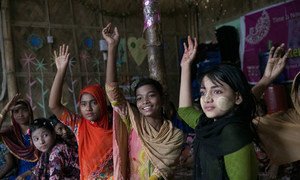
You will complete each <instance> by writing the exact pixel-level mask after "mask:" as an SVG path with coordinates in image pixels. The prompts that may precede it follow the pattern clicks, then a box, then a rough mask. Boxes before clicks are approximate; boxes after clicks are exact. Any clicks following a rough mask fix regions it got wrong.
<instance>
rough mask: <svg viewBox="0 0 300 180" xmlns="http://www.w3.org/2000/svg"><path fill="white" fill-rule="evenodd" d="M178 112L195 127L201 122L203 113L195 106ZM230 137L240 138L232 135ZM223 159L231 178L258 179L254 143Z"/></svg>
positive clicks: (233, 179)
mask: <svg viewBox="0 0 300 180" xmlns="http://www.w3.org/2000/svg"><path fill="white" fill-rule="evenodd" d="M178 114H179V116H180V117H181V118H182V119H183V120H184V121H185V122H186V123H187V124H188V125H189V126H190V127H192V128H194V129H195V128H196V126H197V125H198V123H199V119H200V116H201V114H202V113H201V112H200V111H197V110H196V109H194V108H193V107H184V108H179V109H178ZM226 130H228V131H229V130H231V129H230V128H226V129H225V128H224V130H223V131H226ZM227 134H230V133H227ZM229 139H238V138H237V137H231V138H229ZM224 140H225V139H224ZM225 141H226V140H225ZM223 160H224V161H223V162H224V169H225V171H226V174H227V177H228V178H229V179H230V180H240V179H246V180H248V179H249V180H252V179H257V171H258V169H257V168H258V167H257V161H256V157H255V151H254V147H253V144H252V143H248V144H246V145H244V146H243V147H241V148H240V149H238V150H237V151H234V152H231V153H229V154H226V155H224V157H223ZM196 174H197V173H196ZM195 179H197V177H195Z"/></svg>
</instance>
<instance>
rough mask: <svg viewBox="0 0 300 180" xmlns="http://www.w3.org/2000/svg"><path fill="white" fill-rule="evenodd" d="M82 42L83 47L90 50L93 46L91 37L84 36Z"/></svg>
mask: <svg viewBox="0 0 300 180" xmlns="http://www.w3.org/2000/svg"><path fill="white" fill-rule="evenodd" d="M83 44H84V47H85V48H87V49H88V50H90V49H92V48H93V47H94V40H93V38H91V37H86V38H85V39H84V40H83Z"/></svg>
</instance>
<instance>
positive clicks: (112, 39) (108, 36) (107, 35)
mask: <svg viewBox="0 0 300 180" xmlns="http://www.w3.org/2000/svg"><path fill="white" fill-rule="evenodd" d="M102 36H103V38H104V39H105V40H106V42H107V43H108V45H112V46H117V45H118V43H119V40H120V35H119V32H118V28H117V27H115V28H112V25H111V23H109V24H108V25H107V26H106V27H105V28H103V30H102Z"/></svg>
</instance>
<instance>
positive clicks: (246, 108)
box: [199, 64, 256, 121]
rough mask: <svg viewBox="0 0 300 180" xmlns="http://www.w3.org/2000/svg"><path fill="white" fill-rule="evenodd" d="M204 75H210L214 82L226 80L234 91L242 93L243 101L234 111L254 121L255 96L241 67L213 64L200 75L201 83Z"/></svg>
mask: <svg viewBox="0 0 300 180" xmlns="http://www.w3.org/2000/svg"><path fill="white" fill-rule="evenodd" d="M204 76H206V77H208V78H209V79H210V80H211V81H212V82H213V83H219V84H221V82H224V83H226V84H228V85H229V86H230V88H231V89H232V90H233V91H234V92H238V93H240V95H241V96H242V99H243V101H242V103H241V104H239V105H238V106H237V108H236V110H235V112H234V113H236V114H237V115H241V116H242V117H244V118H245V119H247V120H249V121H252V119H253V118H254V116H255V112H256V105H255V98H254V96H253V94H252V93H251V87H250V85H249V83H248V81H247V79H246V77H245V75H244V74H243V72H242V71H241V70H240V69H239V68H237V67H235V66H232V65H229V64H221V65H217V66H213V67H212V68H210V69H208V70H207V71H206V72H203V73H202V74H201V75H200V77H199V82H200V84H201V82H202V79H203V78H204Z"/></svg>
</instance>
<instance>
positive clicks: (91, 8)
mask: <svg viewBox="0 0 300 180" xmlns="http://www.w3.org/2000/svg"><path fill="white" fill-rule="evenodd" d="M76 1H77V2H79V3H80V4H81V5H83V6H84V7H85V8H86V9H88V10H89V11H90V12H92V13H93V14H95V15H99V14H103V15H105V16H111V17H120V18H124V17H129V16H137V15H142V14H143V7H142V6H143V5H142V3H139V4H138V6H139V9H138V10H131V11H130V10H129V11H128V9H126V11H124V12H115V11H108V10H104V9H102V8H101V7H100V5H99V4H96V3H92V2H89V1H87V0H76ZM186 11H188V9H186ZM186 11H181V13H182V14H186ZM178 12H180V11H177V10H175V8H171V9H170V10H167V11H163V12H161V13H160V14H161V15H163V16H166V17H171V16H174V15H176V14H178Z"/></svg>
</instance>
